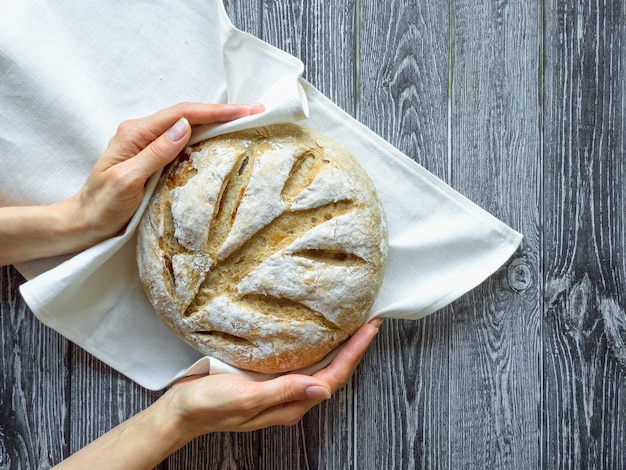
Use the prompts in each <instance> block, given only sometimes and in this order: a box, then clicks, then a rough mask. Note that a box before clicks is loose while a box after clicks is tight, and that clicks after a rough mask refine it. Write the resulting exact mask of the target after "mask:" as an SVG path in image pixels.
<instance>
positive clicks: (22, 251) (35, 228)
mask: <svg viewBox="0 0 626 470" xmlns="http://www.w3.org/2000/svg"><path fill="white" fill-rule="evenodd" d="M74 204H75V201H74V199H73V198H70V199H68V200H65V201H62V202H59V203H56V204H51V205H47V206H26V207H2V208H0V265H1V266H4V265H8V264H14V263H19V262H22V261H28V260H32V259H38V258H45V257H49V256H55V255H62V254H67V253H72V252H75V251H78V250H80V249H83V248H85V242H84V241H83V240H84V235H85V230H84V226H83V222H82V221H81V219H80V217H77V216H76V214H75V211H74V210H73V207H74Z"/></svg>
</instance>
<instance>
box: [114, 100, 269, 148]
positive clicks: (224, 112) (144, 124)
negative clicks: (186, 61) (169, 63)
mask: <svg viewBox="0 0 626 470" xmlns="http://www.w3.org/2000/svg"><path fill="white" fill-rule="evenodd" d="M264 109H265V108H264V107H263V105H260V104H256V105H251V106H248V105H239V104H202V103H180V104H177V105H175V106H171V107H169V108H165V109H162V110H160V111H158V112H156V113H154V114H152V115H150V116H146V117H143V118H139V119H130V120H128V121H124V122H123V123H122V124H120V126H119V128H118V131H117V133H116V134H115V136H114V137H113V138H112V139H111V142H110V143H109V147H110V148H111V149H112V150H113V151H114V152H117V153H120V152H121V153H129V154H134V153H137V152H139V151H140V150H142V149H143V148H145V147H146V146H147V145H149V144H150V143H151V142H152V141H154V140H155V139H156V138H158V136H160V135H161V134H163V133H164V132H165V131H166V130H167V129H169V128H170V127H171V126H173V125H174V124H175V123H176V122H177V121H178V120H179V119H181V118H185V119H187V121H188V122H189V123H190V124H191V125H197V124H214V123H221V122H228V121H233V120H235V119H239V118H242V117H245V116H250V115H252V114H257V113H260V112H263V110H264ZM130 143H132V145H129V144H130Z"/></svg>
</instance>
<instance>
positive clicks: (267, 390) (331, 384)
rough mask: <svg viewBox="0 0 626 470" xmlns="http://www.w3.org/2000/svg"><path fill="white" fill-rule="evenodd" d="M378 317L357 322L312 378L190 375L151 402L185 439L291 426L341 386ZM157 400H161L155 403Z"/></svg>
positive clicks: (346, 379)
mask: <svg viewBox="0 0 626 470" xmlns="http://www.w3.org/2000/svg"><path fill="white" fill-rule="evenodd" d="M379 325H380V319H376V320H372V321H371V322H369V323H367V324H365V325H363V326H362V327H361V328H360V329H359V330H357V332H356V333H355V334H354V335H352V337H351V338H350V339H349V340H348V342H347V343H346V345H345V347H343V349H342V350H341V351H340V352H339V354H338V355H337V357H335V359H334V360H333V361H332V362H331V363H330V365H328V366H327V367H326V368H324V369H322V370H320V371H319V372H317V373H316V374H314V375H313V376H306V375H296V374H287V375H283V376H280V377H278V378H275V379H272V380H268V381H264V382H253V381H250V380H248V379H246V378H245V377H242V376H239V375H234V374H218V375H209V376H203V377H201V378H194V377H190V378H187V379H183V380H181V381H179V382H177V383H176V384H174V385H173V386H172V388H171V389H170V390H168V392H167V393H166V394H165V395H163V397H161V399H160V400H159V401H157V403H155V405H161V406H162V409H166V410H167V412H165V413H164V414H163V416H167V418H166V419H167V421H168V424H166V425H169V426H174V428H175V431H173V433H174V434H176V435H179V436H181V439H183V440H184V441H185V442H186V441H188V440H190V439H191V438H193V437H196V436H199V435H202V434H206V433H210V432H216V431H219V432H225V431H251V430H255V429H260V428H265V427H268V426H272V425H293V424H296V423H297V422H298V421H300V419H301V418H302V417H303V416H304V414H305V413H306V412H307V411H309V410H310V409H311V408H312V407H313V406H315V405H317V404H318V403H320V402H322V401H323V400H326V399H328V398H330V396H331V394H332V393H334V392H335V391H337V390H338V389H340V388H341V387H343V386H344V385H345V384H346V383H347V382H348V380H350V377H351V376H352V374H353V372H354V370H355V369H356V367H357V365H358V363H359V361H360V360H361V358H362V356H363V354H364V353H365V351H366V349H367V347H368V346H369V344H370V343H371V341H372V340H373V339H374V337H375V335H376V333H377V331H378V327H379ZM159 402H161V403H159Z"/></svg>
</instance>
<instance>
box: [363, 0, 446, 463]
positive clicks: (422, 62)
mask: <svg viewBox="0 0 626 470" xmlns="http://www.w3.org/2000/svg"><path fill="white" fill-rule="evenodd" d="M359 18H360V20H359V40H360V44H359V49H358V50H359V68H358V80H359V81H358V84H357V86H358V91H359V95H358V103H357V110H358V113H357V117H358V119H359V120H360V121H361V122H363V123H364V124H365V125H367V126H368V127H370V128H371V129H372V130H374V131H375V132H377V133H378V134H379V135H381V136H382V137H384V138H385V139H387V140H388V141H389V142H390V143H392V144H393V145H395V146H396V147H397V148H399V149H400V150H402V151H403V152H404V153H406V154H407V155H409V156H410V157H411V158H413V159H414V160H416V161H417V162H418V163H420V164H421V165H423V166H424V167H426V168H427V169H428V170H429V171H431V172H433V173H435V174H436V175H437V176H439V177H441V178H443V179H444V180H445V179H447V176H448V148H447V139H448V132H447V127H448V51H449V49H448V45H449V10H448V8H447V5H444V4H437V2H418V3H415V2H410V1H389V2H379V1H369V0H367V1H365V0H364V1H361V2H360V10H359ZM416 203H419V201H417V202H416ZM449 314H450V311H449V309H444V310H443V311H441V312H438V313H436V314H434V315H432V316H430V317H428V318H426V319H424V320H420V321H418V322H411V321H398V320H385V322H384V323H383V325H382V327H381V330H380V333H379V337H378V338H377V341H376V343H375V344H374V345H373V346H372V350H373V351H372V354H371V355H370V356H368V360H366V361H365V362H364V364H363V367H362V374H361V375H360V376H359V377H357V382H356V384H357V385H356V392H357V412H356V424H355V426H356V432H357V436H356V437H357V441H358V443H359V444H358V445H356V447H357V456H356V459H355V465H354V467H353V468H359V469H361V468H363V469H379V468H403V469H413V468H447V455H448V446H449V439H448V367H447V363H448V354H449V338H448V336H449V334H448V331H449V325H448V323H449ZM370 357H371V359H369V358H370Z"/></svg>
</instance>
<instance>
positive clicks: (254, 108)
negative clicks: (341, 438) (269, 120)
mask: <svg viewBox="0 0 626 470" xmlns="http://www.w3.org/2000/svg"><path fill="white" fill-rule="evenodd" d="M248 108H250V114H258V113H262V112H263V111H265V106H264V105H263V104H261V103H254V104H251V105H249V106H248Z"/></svg>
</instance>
